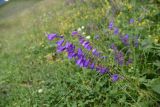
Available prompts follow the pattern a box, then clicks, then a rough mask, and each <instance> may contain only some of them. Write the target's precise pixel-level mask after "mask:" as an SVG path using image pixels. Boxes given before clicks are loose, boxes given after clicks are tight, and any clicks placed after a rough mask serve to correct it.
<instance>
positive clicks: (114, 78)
mask: <svg viewBox="0 0 160 107" xmlns="http://www.w3.org/2000/svg"><path fill="white" fill-rule="evenodd" d="M111 78H112V81H113V82H115V81H117V80H118V79H119V76H118V74H113V75H111Z"/></svg>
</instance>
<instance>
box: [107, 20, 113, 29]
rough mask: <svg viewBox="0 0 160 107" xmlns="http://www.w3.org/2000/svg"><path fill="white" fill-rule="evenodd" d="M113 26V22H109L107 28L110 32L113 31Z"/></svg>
mask: <svg viewBox="0 0 160 107" xmlns="http://www.w3.org/2000/svg"><path fill="white" fill-rule="evenodd" d="M113 25H114V23H113V21H111V22H110V23H109V26H108V28H109V29H110V30H112V29H113Z"/></svg>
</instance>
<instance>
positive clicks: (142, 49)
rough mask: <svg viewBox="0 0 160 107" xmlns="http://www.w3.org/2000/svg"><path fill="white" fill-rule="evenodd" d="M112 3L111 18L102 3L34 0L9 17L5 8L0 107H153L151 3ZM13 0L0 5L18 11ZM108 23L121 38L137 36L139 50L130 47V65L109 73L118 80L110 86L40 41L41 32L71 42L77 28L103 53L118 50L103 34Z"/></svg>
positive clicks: (155, 46)
mask: <svg viewBox="0 0 160 107" xmlns="http://www.w3.org/2000/svg"><path fill="white" fill-rule="evenodd" d="M73 1H74V0H73ZM82 1H83V2H82ZM114 1H115V3H114V5H118V8H117V9H120V10H117V12H116V14H113V13H112V12H113V11H112V9H113V7H112V5H111V4H110V3H109V2H108V1H107V0H99V1H97V0H87V1H86V0H76V2H73V3H71V4H68V5H67V4H65V3H64V1H62V0H58V1H57V0H47V1H41V2H38V3H37V4H35V5H34V6H33V8H31V9H27V10H25V11H24V10H23V13H19V14H18V13H17V14H15V15H13V16H12V17H8V14H7V15H4V13H5V12H3V11H4V10H5V9H6V8H5V7H2V11H1V10H0V14H3V16H5V17H7V19H4V20H0V27H1V26H2V29H0V31H1V32H2V33H1V35H0V37H1V39H0V51H1V53H0V73H1V75H0V106H2V107H14V106H15V107H21V106H23V107H32V106H33V107H37V106H38V107H39V106H44V107H52V106H58V107H63V106H64V107H65V106H68V107H77V106H78V107H84V106H86V107H94V106H95V107H97V106H98V107H99V106H100V107H130V106H131V107H156V106H157V107H158V106H159V105H160V89H159V88H160V84H159V83H160V76H159V75H160V74H159V70H160V60H159V58H160V46H159V43H160V33H159V32H160V27H159V26H160V23H159V21H158V19H159V16H158V14H159V7H158V4H156V2H154V1H152V0H151V1H139V0H135V1H128V0H124V1H123V2H122V3H119V2H118V4H116V0H114ZM18 2H19V1H18V0H16V1H13V2H11V3H10V4H9V3H8V4H7V5H6V6H8V7H9V6H12V3H13V4H17V7H18ZM21 3H22V2H21ZM149 3H150V5H148V4H149ZM13 7H14V6H13ZM139 17H140V18H141V21H140V22H138V18H139ZM130 18H134V19H135V20H136V21H135V23H134V24H133V25H129V24H128V21H129V19H130ZM111 19H114V20H115V24H116V26H118V27H119V28H120V31H121V32H123V33H124V34H125V33H128V34H129V35H139V34H140V36H141V37H140V40H139V41H140V46H139V48H138V49H137V50H134V52H135V56H134V58H135V59H136V60H135V62H134V63H133V64H131V65H130V66H129V67H128V68H127V69H126V68H124V69H117V70H118V72H119V73H120V74H123V75H122V76H124V79H122V80H120V81H117V82H114V83H112V82H111V80H110V78H109V76H107V75H100V74H98V73H97V72H96V71H91V70H88V69H82V68H79V67H77V66H76V65H75V64H74V61H68V59H67V56H66V55H65V54H64V55H63V54H61V55H57V54H56V49H55V42H49V41H47V38H46V34H47V33H59V34H61V35H64V36H65V37H66V38H68V40H71V41H74V42H75V41H76V40H73V39H72V38H71V36H70V33H71V32H72V31H73V30H75V29H78V28H80V27H81V26H85V29H84V30H82V32H84V33H86V34H85V35H86V36H88V35H90V36H91V39H90V40H91V41H92V42H93V44H95V46H96V48H98V49H100V50H101V51H104V52H106V55H108V54H107V52H109V51H111V50H109V48H108V45H109V44H111V43H112V42H116V44H117V45H119V46H120V48H121V47H122V44H121V43H120V42H118V39H117V38H116V36H115V35H113V33H112V32H109V31H108V30H107V28H108V23H109V21H110V20H111ZM95 35H100V37H101V40H100V41H95V40H94V36H95ZM104 62H105V61H104ZM105 64H106V65H107V64H108V63H106V62H105ZM109 64H113V62H109Z"/></svg>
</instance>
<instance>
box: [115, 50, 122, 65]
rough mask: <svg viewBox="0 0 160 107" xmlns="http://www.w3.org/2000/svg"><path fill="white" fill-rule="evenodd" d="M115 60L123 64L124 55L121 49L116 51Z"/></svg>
mask: <svg viewBox="0 0 160 107" xmlns="http://www.w3.org/2000/svg"><path fill="white" fill-rule="evenodd" d="M115 61H116V62H117V63H118V64H119V65H123V64H124V55H123V53H122V52H121V51H120V52H118V53H116V55H115Z"/></svg>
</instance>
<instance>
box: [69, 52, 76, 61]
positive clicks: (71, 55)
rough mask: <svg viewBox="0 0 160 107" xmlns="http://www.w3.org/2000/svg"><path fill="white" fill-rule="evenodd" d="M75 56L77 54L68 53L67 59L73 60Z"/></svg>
mask: <svg viewBox="0 0 160 107" xmlns="http://www.w3.org/2000/svg"><path fill="white" fill-rule="evenodd" d="M76 56H77V54H76V53H74V52H73V53H72V52H68V58H69V59H72V58H75V57H76Z"/></svg>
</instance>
